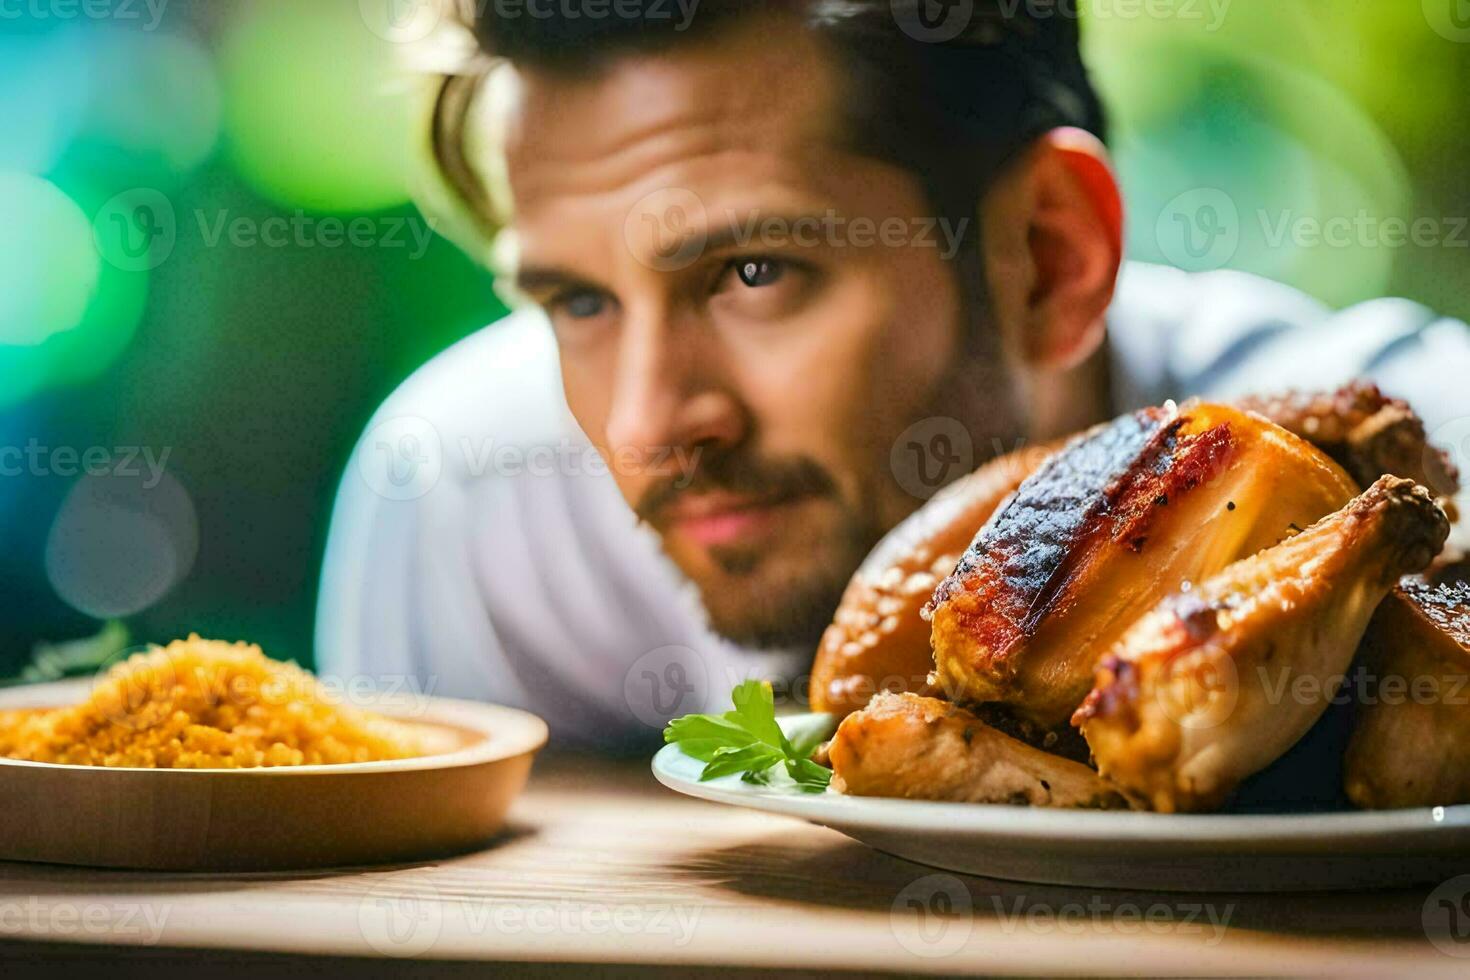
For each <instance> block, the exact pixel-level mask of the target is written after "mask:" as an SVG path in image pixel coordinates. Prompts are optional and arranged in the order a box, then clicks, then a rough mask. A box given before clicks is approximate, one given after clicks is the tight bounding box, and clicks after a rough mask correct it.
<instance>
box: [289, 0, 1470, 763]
mask: <svg viewBox="0 0 1470 980" xmlns="http://www.w3.org/2000/svg"><path fill="white" fill-rule="evenodd" d="M923 2H924V0H917V2H916V3H910V4H907V5H905V4H904V3H901V2H899V3H890V2H889V0H835V2H834V0H821V2H817V0H813V2H796V0H791V2H785V3H758V2H751V0H725V2H721V0H705V2H704V3H703V4H701V5H700V7H699V8H698V10H697V13H696V15H695V16H694V17H693V18H692V19H691V20H690V21H688V22H687V23H685V24H683V25H682V26H679V25H678V24H677V23H674V22H670V21H657V20H655V19H653V18H651V17H644V18H633V19H621V18H619V17H617V16H613V17H603V18H597V19H594V18H588V17H573V16H569V15H567V14H566V13H565V12H564V13H562V14H557V13H555V12H550V13H548V12H546V11H542V12H541V13H539V14H538V15H536V16H530V15H529V14H528V13H527V12H522V14H521V15H520V16H514V17H512V16H508V15H507V16H495V15H490V14H486V15H484V16H482V18H481V19H480V20H479V22H478V23H477V24H476V25H475V31H476V37H477V39H478V42H479V44H480V45H481V47H482V48H483V50H484V51H485V52H486V53H487V54H489V55H492V56H494V57H495V58H499V59H505V60H506V61H508V65H509V67H508V68H502V69H500V70H498V72H497V76H496V80H495V84H494V85H493V86H492V87H491V88H492V93H491V94H489V95H483V96H481V97H480V98H478V99H476V100H475V101H473V102H468V101H467V100H466V99H465V98H464V94H463V93H464V92H465V91H466V90H467V88H466V86H467V83H465V82H463V81H456V82H452V83H450V84H449V85H448V86H446V89H445V91H444V93H443V96H442V97H441V101H440V107H439V108H440V116H439V118H438V119H437V121H436V128H435V149H436V152H437V155H438V158H439V161H440V164H441V166H442V167H443V171H444V174H445V176H446V178H447V181H448V183H449V185H450V186H451V188H452V189H453V190H454V192H455V193H456V195H457V197H458V198H460V199H461V200H462V201H464V202H465V203H467V204H468V205H469V207H470V208H471V209H472V210H473V213H475V214H476V215H477V216H478V217H479V218H480V220H481V221H483V222H484V223H485V224H486V225H487V226H488V225H492V224H495V223H497V222H508V223H509V227H510V229H511V231H512V233H513V235H514V240H513V244H514V249H513V251H514V253H515V258H514V260H513V262H512V263H511V267H510V269H509V270H508V273H507V274H508V275H511V276H513V277H514V282H515V286H516V289H517V291H518V292H519V293H520V294H522V295H523V296H524V297H526V298H527V299H528V300H529V301H530V303H531V304H532V305H533V307H534V309H533V308H528V309H526V310H525V311H523V312H519V313H517V314H515V315H513V316H512V317H511V318H509V319H508V320H507V321H505V322H502V323H499V324H495V325H493V326H491V327H489V328H487V329H486V330H484V331H481V332H480V333H478V334H476V335H474V336H472V337H470V338H468V339H467V340H465V341H463V342H462V343H460V344H458V345H457V346H455V347H454V348H453V349H451V350H449V351H447V352H446V353H444V354H443V355H441V356H440V357H439V358H437V359H436V360H435V361H433V362H432V363H430V364H429V365H427V366H426V367H425V368H423V369H422V370H421V371H419V372H418V373H417V374H415V375H414V376H413V377H412V378H411V379H410V380H409V381H408V382H407V383H406V384H405V385H404V386H403V387H402V389H401V390H400V391H398V392H397V393H396V394H395V395H394V396H393V397H392V398H391V399H390V400H389V401H388V403H387V404H386V405H385V406H383V408H382V409H381V410H380V412H379V414H378V415H377V417H376V418H375V419H374V421H373V422H372V423H371V424H370V426H369V432H368V435H367V436H366V437H365V438H364V441H363V443H362V444H361V446H360V447H359V450H358V454H357V458H356V461H355V464H354V466H353V467H352V468H351V469H350V470H349V473H348V475H347V478H346V480H345V482H344V484H343V488H342V492H341V496H340V498H339V501H338V504H337V509H336V512H335V515H334V519H333V527H332V533H331V541H330V544H329V547H328V552H327V558H326V571H325V575H324V582H323V587H322V595H321V604H320V615H319V626H318V647H319V651H318V655H319V657H320V660H321V663H322V666H323V668H324V669H325V670H328V671H331V672H337V673H351V674H367V675H371V676H373V677H374V678H377V679H379V680H382V679H385V678H390V677H393V676H395V675H402V674H408V675H412V676H413V677H415V678H417V679H418V680H419V681H420V682H421V683H424V684H430V683H432V684H433V685H434V686H435V690H436V691H437V692H438V693H441V694H453V695H457V696H463V697H478V698H488V699H494V700H498V701H502V702H508V703H512V704H518V705H523V706H526V707H528V708H530V709H532V710H535V711H537V712H539V713H541V714H542V715H544V716H546V717H548V719H549V720H550V721H551V723H552V725H553V727H554V728H555V729H557V730H558V731H560V732H561V733H562V734H564V735H566V736H570V737H574V738H584V739H591V740H597V741H599V742H601V743H603V744H608V743H610V742H613V741H620V740H622V739H623V738H624V737H630V738H635V739H636V738H637V737H638V736H640V735H641V736H644V737H646V736H649V735H651V734H653V733H655V732H656V731H657V729H658V727H659V726H660V725H661V723H662V722H663V721H664V720H665V719H666V718H667V717H668V716H670V715H673V714H680V713H684V712H687V711H693V710H701V709H704V708H707V707H714V706H716V705H717V704H718V702H719V701H720V700H721V699H722V698H723V696H724V695H725V694H726V693H727V692H728V690H729V689H730V687H731V686H733V684H734V683H735V682H737V681H738V680H739V679H741V678H743V677H745V676H748V675H751V674H759V675H762V676H774V677H778V678H781V677H784V678H791V677H794V676H798V675H800V673H801V672H802V671H803V670H804V669H805V668H806V667H807V666H808V665H809V662H810V658H811V653H812V650H813V649H814V646H815V644H816V641H817V638H818V637H819V635H820V633H821V630H822V628H823V626H824V625H825V624H826V622H827V621H828V619H829V617H830V616H831V613H832V611H833V609H834V607H835V606H836V603H837V600H838V598H839V596H840V593H841V591H842V588H843V586H844V584H845V583H846V581H847V579H848V578H849V577H850V575H851V574H852V572H853V571H854V570H855V568H856V567H857V565H858V563H859V562H860V561H861V559H862V557H863V556H864V555H865V554H866V553H867V552H868V551H869V550H870V549H871V548H872V546H873V545H874V544H875V543H876V542H877V541H878V540H879V539H880V538H881V536H882V535H883V534H884V533H885V532H886V531H887V530H889V529H891V528H892V527H893V526H894V525H895V524H897V523H898V522H899V521H901V520H902V519H903V518H904V517H905V516H906V515H908V514H909V513H910V512H912V511H913V510H914V509H915V508H916V507H918V506H919V505H920V504H921V503H922V502H923V498H924V497H925V496H926V495H928V494H930V493H932V491H933V490H934V489H936V488H937V486H938V484H940V483H942V482H944V481H946V480H951V479H954V478H955V477H958V476H959V475H961V473H962V472H964V471H965V470H967V469H968V468H970V467H971V466H973V465H974V464H976V463H979V462H982V461H983V460H984V459H985V458H987V457H988V456H990V455H993V454H994V453H996V452H999V451H1003V450H1007V449H1011V448H1015V447H1016V446H1017V445H1018V444H1020V443H1022V442H1025V441H1036V440H1045V439H1052V438H1056V437H1058V436H1061V435H1064V434H1067V433H1070V432H1073V431H1076V430H1078V429H1080V428H1082V427H1084V426H1086V425H1089V424H1091V423H1093V422H1096V421H1098V420H1101V419H1104V418H1107V417H1109V416H1111V415H1113V414H1115V413H1117V412H1119V411H1122V410H1126V409H1128V408H1131V407H1136V406H1138V405H1141V404H1145V403H1158V402H1161V401H1162V400H1164V399H1166V398H1170V397H1176V398H1177V397H1184V396H1187V395H1191V394H1208V395H1218V396H1229V395H1233V394H1239V393H1242V392H1244V391H1246V390H1275V389H1281V388H1286V387H1290V386H1299V387H1318V386H1329V385H1335V384H1337V383H1338V382H1340V381H1342V380H1345V379H1347V378H1349V377H1353V376H1357V375H1362V374H1367V375H1371V376H1373V377H1376V378H1378V379H1379V380H1380V381H1381V382H1382V383H1383V384H1384V385H1385V386H1386V387H1387V388H1388V389H1389V390H1390V391H1391V392H1393V393H1395V394H1400V395H1404V396H1408V397H1411V398H1412V399H1413V401H1414V404H1415V405H1416V406H1417V407H1418V408H1419V409H1420V411H1421V412H1423V413H1424V414H1425V415H1426V416H1428V418H1429V421H1430V423H1431V425H1433V424H1436V423H1438V422H1441V421H1443V420H1445V419H1447V418H1449V417H1450V416H1451V414H1452V413H1453V411H1454V410H1455V405H1456V404H1457V403H1456V400H1455V399H1456V397H1457V396H1456V394H1455V393H1454V390H1453V386H1454V385H1455V384H1456V383H1457V379H1458V377H1461V376H1466V375H1470V339H1467V336H1466V331H1465V328H1464V327H1463V325H1460V324H1456V323H1451V322H1448V321H1439V320H1436V318H1435V317H1433V316H1432V315H1431V314H1429V313H1428V312H1427V311H1425V310H1423V309H1421V308H1419V307H1416V306H1413V305H1412V304H1406V303H1397V302H1383V303H1375V304H1368V305H1367V306H1364V307H1360V308H1358V309H1356V310H1352V311H1348V312H1345V313H1341V314H1337V315H1330V314H1329V313H1328V312H1327V311H1326V310H1324V309H1323V308H1321V307H1320V306H1319V305H1317V304H1316V303H1313V302H1312V301H1310V300H1308V299H1306V298H1305V297H1302V296H1300V295H1298V294H1295V293H1293V292H1291V291H1290V290H1287V289H1285V288H1283V287H1279V286H1275V285H1273V284H1270V283H1265V282H1260V281H1256V280H1252V279H1250V278H1248V277H1245V276H1241V275H1237V274H1231V273H1219V274H1213V275H1207V276H1201V277H1189V276H1186V275H1184V274H1183V273H1178V272H1174V271H1171V270H1164V269H1155V268H1143V267H1130V268H1129V269H1128V270H1127V271H1126V273H1124V274H1123V275H1122V278H1121V281H1120V269H1121V267H1122V230H1121V228H1122V205H1121V202H1120V200H1119V195H1118V190H1117V186H1116V183H1115V182H1114V179H1113V176H1112V172H1111V170H1110V167H1109V164H1108V161H1107V156H1106V152H1105V150H1104V148H1103V144H1102V142H1101V139H1100V138H1101V136H1102V134H1103V129H1102V114H1101V110H1100V108H1099V106H1098V102H1097V99H1096V96H1095V95H1094V93H1093V91H1092V89H1091V87H1090V85H1089V83H1088V80H1087V76H1086V73H1085V71H1084V69H1083V66H1082V64H1081V61H1080V58H1079V55H1078V46H1077V30H1076V21H1075V19H1072V18H1068V17H1060V16H1053V17H1045V18H1031V17H1028V15H1027V13H1026V11H1027V10H1028V9H1029V8H1028V6H1027V5H1019V6H1016V5H1004V4H990V5H987V4H985V3H979V4H977V5H975V9H974V11H973V16H971V17H969V18H968V19H966V21H965V22H964V23H963V24H962V25H961V26H960V28H959V30H958V31H957V32H956V33H951V31H950V30H949V28H948V26H947V25H946V24H941V23H938V22H936V21H935V20H933V19H932V18H928V19H925V18H923V17H920V16H919V15H920V14H922V13H925V12H928V13H932V12H933V11H932V10H929V8H928V7H927V6H920V5H919V4H923ZM467 147H470V148H474V147H480V148H486V147H488V152H482V153H480V154H479V156H480V157H482V158H484V159H477V158H476V153H475V152H473V151H472V150H471V149H467ZM501 175H503V177H504V180H503V181H502V180H501V179H500V177H501ZM1459 404H1463V401H1461V402H1460V403H1459ZM593 450H595V452H594V451H593ZM689 585H692V587H693V588H692V589H691V588H688V587H687V586H689ZM799 693H800V690H799V688H798V694H799Z"/></svg>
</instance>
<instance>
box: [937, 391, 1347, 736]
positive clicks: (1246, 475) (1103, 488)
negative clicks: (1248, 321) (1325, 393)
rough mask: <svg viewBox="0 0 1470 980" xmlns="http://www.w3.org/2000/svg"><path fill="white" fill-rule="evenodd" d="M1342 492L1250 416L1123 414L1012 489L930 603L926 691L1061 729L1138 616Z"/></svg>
mask: <svg viewBox="0 0 1470 980" xmlns="http://www.w3.org/2000/svg"><path fill="white" fill-rule="evenodd" d="M1356 492H1357V488H1356V486H1355V485H1354V484H1353V482H1352V480H1351V478H1349V476H1348V475H1347V474H1346V473H1345V472H1344V471H1343V470H1342V468H1341V467H1340V466H1338V465H1337V464H1336V463H1334V462H1333V461H1332V460H1330V459H1329V458H1327V457H1326V456H1325V455H1324V454H1323V453H1322V452H1321V451H1320V450H1318V449H1316V448H1314V447H1313V446H1311V445H1309V444H1308V443H1306V442H1305V441H1303V440H1302V439H1300V438H1298V437H1296V436H1294V435H1292V434H1291V433H1289V432H1287V431H1285V430H1284V429H1282V428H1280V427H1278V426H1276V425H1273V424H1271V423H1270V422H1267V421H1266V420H1264V419H1262V418H1261V417H1259V416H1257V415H1253V414H1249V413H1246V412H1242V411H1239V410H1237V409H1234V408H1230V407H1227V406H1223V405H1210V404H1189V405H1186V406H1184V407H1183V408H1182V409H1177V408H1174V407H1173V406H1166V407H1164V408H1153V409H1146V410H1144V411H1141V412H1137V413H1134V414H1132V415H1126V416H1123V417H1122V418H1120V419H1118V420H1116V421H1114V422H1113V423H1111V424H1109V425H1106V426H1103V427H1100V428H1099V429H1096V430H1094V431H1092V432H1091V433H1088V434H1086V435H1084V436H1082V437H1080V438H1078V439H1077V440H1074V441H1073V442H1072V443H1070V444H1069V445H1068V446H1067V448H1066V449H1065V450H1063V451H1062V452H1060V453H1058V454H1057V455H1056V456H1054V457H1052V458H1051V459H1050V460H1048V461H1047V462H1046V463H1045V464H1044V465H1043V466H1042V467H1041V468H1040V469H1039V470H1038V471H1037V472H1036V473H1035V474H1034V475H1033V476H1031V477H1030V478H1029V479H1027V480H1026V481H1025V482H1024V483H1023V484H1022V485H1021V487H1020V488H1019V489H1018V490H1017V491H1016V493H1015V494H1014V496H1012V497H1011V498H1010V499H1009V501H1008V502H1007V503H1006V504H1005V505H1004V506H1003V507H1002V508H1001V509H1000V510H999V511H997V512H996V514H995V515H994V516H993V517H992V518H991V520H990V521H989V522H988V523H987V524H986V525H985V527H984V528H983V529H982V530H981V531H980V533H979V535H978V536H977V537H976V539H975V541H974V543H973V544H972V546H971V547H970V548H969V550H967V551H966V552H965V553H964V555H963V557H962V558H961V559H960V561H959V563H958V565H957V566H956V568H955V569H954V571H953V573H952V574H951V575H950V576H949V577H948V578H947V579H945V580H944V581H943V582H942V583H941V584H940V585H939V587H938V588H937V589H936V590H935V593H934V598H933V600H932V603H931V606H930V611H931V618H932V625H933V630H932V636H931V639H932V644H933V649H934V662H935V674H934V678H933V683H934V684H935V686H936V687H937V689H938V690H940V691H942V692H943V694H944V696H945V697H947V698H949V699H950V700H954V701H961V702H977V703H984V702H1003V703H1006V704H1008V705H1010V706H1012V708H1013V709H1014V710H1015V712H1016V713H1017V714H1018V715H1020V716H1021V717H1022V718H1023V719H1025V720H1027V721H1029V722H1031V723H1033V724H1035V725H1036V726H1038V727H1040V728H1042V729H1058V728H1062V727H1064V726H1065V725H1066V722H1067V720H1068V718H1069V717H1070V716H1071V714H1072V712H1073V711H1074V710H1075V709H1076V707H1077V705H1078V704H1079V703H1081V701H1082V699H1083V698H1084V697H1085V696H1086V695H1087V693H1088V691H1089V690H1091V688H1092V684H1093V669H1094V667H1095V666H1096V662H1097V659H1098V657H1100V656H1101V655H1102V654H1103V653H1104V652H1105V651H1107V650H1108V649H1109V648H1110V647H1111V646H1112V645H1113V643H1114V642H1115V641H1116V640H1117V638H1118V637H1119V636H1121V635H1122V634H1123V632H1124V631H1125V630H1126V629H1128V627H1130V626H1131V625H1132V624H1133V623H1134V622H1135V621H1136V620H1137V619H1138V618H1139V617H1140V616H1142V615H1143V614H1144V613H1145V612H1147V611H1148V610H1149V609H1151V608H1153V607H1154V606H1155V605H1156V604H1158V602H1160V601H1161V600H1162V599H1163V598H1165V597H1166V596H1168V595H1169V594H1171V593H1172V592H1174V591H1175V590H1177V589H1178V588H1179V587H1180V586H1181V585H1182V584H1183V583H1184V582H1186V581H1200V580H1203V579H1205V578H1207V577H1209V576H1210V575H1213V574H1214V573H1216V572H1218V571H1220V570H1221V569H1223V568H1225V567H1227V566H1228V565H1230V564H1231V563H1232V562H1234V561H1236V560H1237V559H1239V558H1241V557H1243V556H1245V555H1250V554H1254V553H1255V552H1256V551H1259V550H1260V549H1262V548H1265V547H1268V546H1270V545H1273V544H1275V543H1276V542H1278V541H1279V540H1281V539H1282V538H1283V537H1285V536H1286V535H1288V534H1290V533H1291V531H1292V529H1293V528H1294V527H1295V528H1297V529H1299V528H1301V527H1305V526H1307V525H1308V524H1311V523H1312V522H1313V521H1316V520H1317V519H1318V518H1320V517H1322V516H1323V515H1324V514H1329V513H1331V512H1333V511H1335V510H1337V509H1338V508H1339V507H1341V506H1343V505H1344V504H1345V503H1347V502H1348V501H1349V500H1351V499H1352V497H1353V495H1354V494H1355V493H1356Z"/></svg>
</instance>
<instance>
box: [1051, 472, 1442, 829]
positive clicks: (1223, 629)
mask: <svg viewBox="0 0 1470 980" xmlns="http://www.w3.org/2000/svg"><path fill="white" fill-rule="evenodd" d="M1448 534H1449V522H1448V521H1447V520H1446V519H1445V516H1444V514H1443V513H1442V512H1441V511H1440V510H1439V508H1438V507H1436V506H1435V504H1434V501H1433V499H1432V498H1431V497H1430V495H1429V492H1428V491H1426V490H1425V489H1424V488H1422V487H1419V486H1418V485H1416V484H1415V483H1413V482H1412V481H1410V480H1400V479H1397V478H1396V477H1384V478H1382V479H1381V480H1379V481H1378V482H1377V483H1375V484H1374V485H1373V486H1372V487H1371V488H1370V489H1369V490H1368V491H1367V492H1365V493H1363V494H1362V495H1361V496H1360V497H1358V498H1357V499H1356V500H1354V501H1353V502H1352V503H1351V504H1349V505H1348V506H1347V507H1345V508H1343V509H1342V510H1341V511H1339V512H1338V513H1336V514H1333V515H1331V516H1330V517H1327V518H1325V519H1323V520H1322V521H1320V522H1318V523H1317V524H1314V525H1313V526H1312V527H1310V528H1308V529H1307V530H1306V531H1304V532H1302V533H1301V534H1298V535H1295V536H1294V537H1292V538H1290V539H1289V540H1287V541H1284V542H1282V543H1281V544H1279V545H1277V546H1276V547H1274V548H1270V549H1268V550H1266V551H1264V552H1261V553H1260V554H1258V555H1254V556H1252V557H1250V558H1246V559H1243V560H1242V561H1239V562H1237V563H1235V564H1234V565H1232V566H1230V567H1229V568H1227V569H1225V570H1224V571H1223V572H1221V573H1219V574H1217V575H1215V576H1213V577H1211V578H1209V579H1207V580H1205V581H1203V582H1201V583H1199V584H1197V585H1195V586H1194V587H1193V588H1191V589H1189V590H1188V591H1183V592H1180V593H1178V594H1175V595H1172V596H1170V597H1169V598H1167V599H1165V600H1164V601H1163V602H1162V603H1161V604H1160V605H1159V606H1158V608H1156V609H1155V610H1154V611H1153V612H1151V613H1149V615H1147V616H1145V617H1143V618H1142V619H1141V620H1139V621H1138V622H1137V623H1135V624H1134V625H1133V626H1132V627H1131V628H1129V630H1128V631H1127V632H1126V633H1125V634H1124V636H1123V637H1122V639H1121V640H1119V642H1118V644H1117V645H1116V646H1115V647H1114V648H1113V650H1112V651H1111V652H1110V653H1109V654H1108V656H1106V657H1105V658H1104V659H1103V660H1102V662H1101V664H1100V665H1099V668H1098V678H1097V685H1096V687H1095V688H1094V690H1093V691H1092V693H1091V694H1090V695H1088V698H1087V701H1086V702H1085V703H1084V704H1083V705H1082V707H1081V708H1080V709H1079V710H1078V712H1077V718H1076V722H1077V723H1078V724H1080V726H1081V727H1082V732H1083V734H1084V735H1085V736H1086V738H1087V743H1088V745H1090V746H1091V747H1092V751H1093V755H1094V757H1095V759H1096V760H1097V766H1098V771H1099V772H1100V773H1102V774H1103V775H1104V776H1105V777H1107V778H1108V779H1110V780H1112V781H1113V782H1115V783H1117V784H1119V785H1120V786H1122V787H1124V788H1125V789H1126V790H1128V791H1130V792H1132V793H1135V794H1137V795H1139V796H1142V797H1144V798H1145V799H1146V800H1148V802H1149V804H1150V805H1151V806H1152V807H1153V808H1154V809H1156V810H1164V811H1170V812H1172V811H1176V810H1205V809H1210V808H1213V807H1216V806H1218V805H1220V804H1221V803H1222V802H1224V800H1225V799H1226V798H1227V797H1228V796H1229V795H1230V793H1231V792H1232V791H1233V790H1234V789H1235V787H1236V786H1237V785H1239V783H1240V781H1241V780H1243V779H1244V778H1245V777H1247V776H1249V775H1251V774H1253V773H1256V772H1259V771H1260V770H1261V769H1264V768H1265V767H1266V766H1267V765H1269V764H1270V763H1271V762H1273V761H1274V760H1276V759H1277V758H1278V757H1279V756H1281V754H1282V753H1284V752H1285V751H1286V750H1287V749H1289V748H1291V746H1292V745H1294V744H1295V743H1296V741H1297V740H1298V739H1300V738H1301V737H1302V736H1303V735H1304V734H1306V732H1307V730H1308V729H1309V728H1311V727H1312V724H1313V723H1314V722H1316V721H1317V719H1318V718H1320V717H1321V715H1322V712H1323V711H1324V710H1325V709H1326V707H1327V705H1328V702H1329V701H1330V700H1331V698H1332V697H1333V696H1334V695H1335V694H1336V693H1337V688H1338V686H1339V685H1340V684H1341V683H1342V681H1343V680H1344V678H1345V676H1346V673H1347V669H1348V666H1349V664H1350V663H1351V662H1352V659H1353V654H1354V652H1355V651H1356V649H1357V646H1358V642H1359V641H1360V640H1361V639H1362V637H1363V633H1364V631H1365V630H1366V629H1367V626H1368V620H1369V618H1370V617H1371V616H1372V615H1373V610H1374V608H1375V607H1376V606H1377V605H1378V604H1379V602H1381V601H1382V600H1383V597H1384V596H1385V595H1387V594H1388V592H1389V591H1390V590H1391V589H1392V588H1393V587H1394V583H1395V582H1397V581H1398V580H1399V578H1400V577H1402V576H1404V575H1407V574H1410V573H1412V572H1418V571H1422V570H1423V569H1424V568H1426V567H1427V566H1428V565H1429V562H1430V560H1431V559H1432V558H1433V557H1434V556H1435V555H1436V554H1438V553H1439V550H1440V548H1442V547H1443V546H1444V542H1445V538H1446V537H1447V536H1448Z"/></svg>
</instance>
